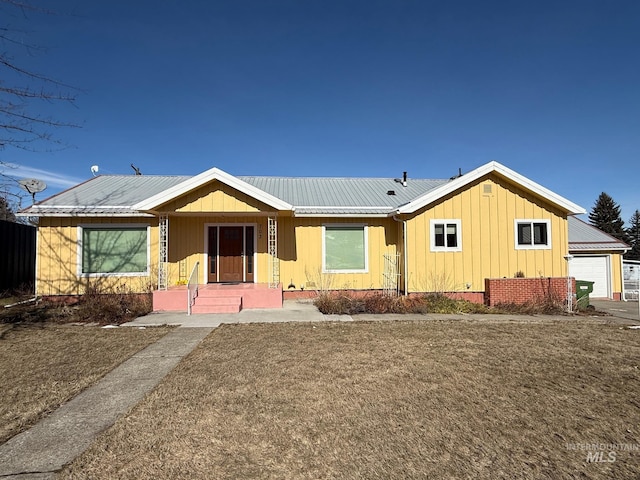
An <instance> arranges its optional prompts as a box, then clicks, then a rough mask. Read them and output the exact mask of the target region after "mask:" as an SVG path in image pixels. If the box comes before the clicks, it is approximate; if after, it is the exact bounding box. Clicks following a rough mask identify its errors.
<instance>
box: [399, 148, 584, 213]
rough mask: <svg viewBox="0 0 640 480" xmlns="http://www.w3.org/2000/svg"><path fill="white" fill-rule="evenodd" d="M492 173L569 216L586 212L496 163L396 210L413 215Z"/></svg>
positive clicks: (474, 171)
mask: <svg viewBox="0 0 640 480" xmlns="http://www.w3.org/2000/svg"><path fill="white" fill-rule="evenodd" d="M493 172H495V173H498V174H500V175H502V176H503V177H505V178H507V179H509V180H511V181H512V182H515V183H517V184H519V185H521V186H522V187H524V188H525V189H527V190H529V191H531V192H533V193H535V194H536V195H539V196H541V197H542V198H545V199H547V200H548V201H549V202H551V203H554V204H556V205H557V206H559V207H560V208H562V209H564V210H566V211H567V212H568V213H569V214H570V215H578V214H583V213H587V212H586V210H585V209H584V208H582V207H581V206H579V205H576V204H575V203H573V202H571V201H569V200H567V199H566V198H564V197H561V196H560V195H558V194H556V193H553V192H552V191H551V190H549V189H547V188H545V187H543V186H542V185H539V184H537V183H536V182H534V181H532V180H529V179H528V178H527V177H524V176H522V175H520V174H519V173H517V172H514V171H513V170H511V169H510V168H507V167H505V166H504V165H502V164H500V163H498V162H496V161H492V162H489V163H486V164H484V165H482V166H480V167H478V168H476V169H475V170H472V171H470V172H469V173H466V174H464V175H462V176H461V177H458V178H456V179H454V180H451V181H450V182H448V183H445V184H444V185H442V186H440V187H437V188H435V189H433V190H431V191H430V192H428V193H427V194H425V195H423V196H422V197H419V198H417V199H415V200H413V201H412V202H409V203H407V204H406V205H403V206H402V207H400V208H399V209H398V213H414V212H415V211H417V210H419V209H421V208H422V207H424V206H426V205H428V204H430V203H432V202H434V201H436V200H439V199H440V198H442V197H444V196H445V195H448V194H449V193H452V192H454V191H456V190H458V189H459V188H461V187H464V186H466V185H468V184H469V183H471V182H473V181H475V180H477V179H478V178H481V177H483V176H485V175H487V174H489V173H493Z"/></svg>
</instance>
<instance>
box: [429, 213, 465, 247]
mask: <svg viewBox="0 0 640 480" xmlns="http://www.w3.org/2000/svg"><path fill="white" fill-rule="evenodd" d="M461 250H462V242H461V237H460V220H431V251H432V252H438V251H449V252H460V251H461Z"/></svg>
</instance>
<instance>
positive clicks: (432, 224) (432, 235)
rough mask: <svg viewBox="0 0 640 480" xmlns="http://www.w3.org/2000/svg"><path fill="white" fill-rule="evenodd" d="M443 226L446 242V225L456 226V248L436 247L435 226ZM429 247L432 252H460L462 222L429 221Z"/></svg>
mask: <svg viewBox="0 0 640 480" xmlns="http://www.w3.org/2000/svg"><path fill="white" fill-rule="evenodd" d="M440 224H444V229H445V232H444V238H445V243H446V242H447V224H454V225H455V226H456V238H457V240H458V241H457V242H456V243H457V246H455V247H447V246H446V245H445V246H443V247H440V246H436V230H435V227H436V225H440ZM429 246H430V248H431V251H432V252H461V251H462V220H460V219H459V218H436V219H431V220H430V221H429Z"/></svg>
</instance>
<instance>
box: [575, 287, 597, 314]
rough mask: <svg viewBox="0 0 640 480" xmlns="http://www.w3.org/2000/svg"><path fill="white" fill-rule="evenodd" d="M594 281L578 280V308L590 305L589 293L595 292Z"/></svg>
mask: <svg viewBox="0 0 640 480" xmlns="http://www.w3.org/2000/svg"><path fill="white" fill-rule="evenodd" d="M593 283H594V282H590V281H588V280H576V303H577V305H578V308H588V307H589V294H590V293H593Z"/></svg>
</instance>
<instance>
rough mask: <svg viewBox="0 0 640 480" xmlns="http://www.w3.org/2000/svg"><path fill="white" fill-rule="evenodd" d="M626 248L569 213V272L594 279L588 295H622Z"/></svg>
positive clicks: (577, 276) (576, 277)
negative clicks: (623, 259)
mask: <svg viewBox="0 0 640 480" xmlns="http://www.w3.org/2000/svg"><path fill="white" fill-rule="evenodd" d="M628 249H629V246H628V245H627V244H626V243H624V242H621V241H620V240H618V239H616V238H614V237H612V236H611V235H608V234H606V233H604V232H603V231H601V230H599V229H597V228H596V227H594V226H593V225H589V224H588V223H585V222H583V221H582V220H579V219H577V218H575V217H569V253H570V254H571V255H573V258H572V259H571V261H570V262H569V275H571V276H572V277H574V278H575V279H576V280H588V281H590V282H594V283H593V293H592V294H591V297H592V298H610V299H614V300H620V299H621V298H622V285H623V284H622V255H623V254H624V253H626V251H627V250H628Z"/></svg>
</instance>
